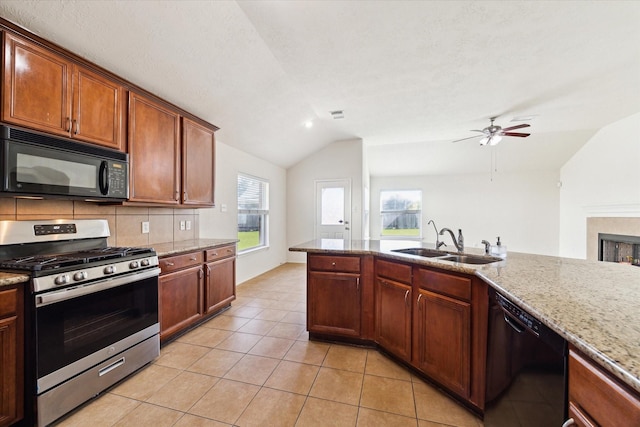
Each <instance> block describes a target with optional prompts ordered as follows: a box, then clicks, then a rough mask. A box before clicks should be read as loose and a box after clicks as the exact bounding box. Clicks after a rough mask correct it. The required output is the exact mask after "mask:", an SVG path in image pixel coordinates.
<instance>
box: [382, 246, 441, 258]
mask: <svg viewBox="0 0 640 427" xmlns="http://www.w3.org/2000/svg"><path fill="white" fill-rule="evenodd" d="M391 252H400V253H403V254H408V255H418V256H423V257H426V258H434V257H441V256H445V255H449V254H448V253H446V252H442V251H438V250H435V249H427V248H409V249H392V250H391Z"/></svg>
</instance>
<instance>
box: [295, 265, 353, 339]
mask: <svg viewBox="0 0 640 427" xmlns="http://www.w3.org/2000/svg"><path fill="white" fill-rule="evenodd" d="M307 286H308V289H307V298H308V299H309V300H310V301H314V303H313V304H311V305H310V306H309V305H308V306H307V328H308V330H309V332H312V333H314V332H315V333H319V334H327V335H339V336H344V337H355V338H359V337H360V319H361V316H360V310H361V304H360V275H359V274H352V273H328V272H317V271H313V272H311V273H309V279H308V284H307Z"/></svg>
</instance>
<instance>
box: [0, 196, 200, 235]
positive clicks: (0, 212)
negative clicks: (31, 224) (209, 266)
mask: <svg viewBox="0 0 640 427" xmlns="http://www.w3.org/2000/svg"><path fill="white" fill-rule="evenodd" d="M73 218H77V219H95V218H100V219H106V220H107V221H108V222H109V230H110V231H111V237H110V238H109V242H108V243H109V245H110V246H147V245H153V244H155V243H168V242H177V241H183V240H192V239H196V238H198V235H199V233H198V230H199V225H200V224H199V215H198V212H197V211H196V210H195V209H173V208H144V207H131V206H111V205H98V204H95V203H88V202H78V201H71V200H31V199H14V198H3V197H0V219H2V220H37V219H73ZM147 221H148V222H149V233H142V223H143V222H147ZM181 223H183V224H184V230H182V229H181V227H180V225H181ZM189 226H190V227H189ZM187 228H190V229H189V230H187Z"/></svg>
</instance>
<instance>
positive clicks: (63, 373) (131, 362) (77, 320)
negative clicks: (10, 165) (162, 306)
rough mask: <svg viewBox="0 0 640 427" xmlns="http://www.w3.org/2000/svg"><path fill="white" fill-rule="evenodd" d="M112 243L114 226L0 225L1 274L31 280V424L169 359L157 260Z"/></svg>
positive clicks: (28, 364)
mask: <svg viewBox="0 0 640 427" xmlns="http://www.w3.org/2000/svg"><path fill="white" fill-rule="evenodd" d="M108 237H109V226H108V223H107V221H106V220H47V221H0V269H2V270H10V271H19V272H22V273H28V274H29V275H30V276H31V282H30V285H31V286H30V292H28V293H27V297H26V298H25V301H26V307H25V317H26V328H25V331H26V339H25V343H26V352H25V354H26V355H27V360H26V364H25V366H26V371H27V375H26V380H25V381H26V382H25V390H26V396H25V401H26V402H27V408H26V411H25V413H26V415H27V419H29V418H32V420H33V421H32V422H31V423H32V424H37V425H39V426H45V425H48V424H50V423H51V422H53V421H55V420H57V419H58V418H60V417H62V416H63V415H65V414H66V413H68V412H69V411H71V410H73V409H74V408H76V407H77V406H79V405H81V404H82V403H84V402H86V401H87V400H88V399H90V398H92V397H93V396H95V395H97V394H99V393H100V392H102V391H104V390H105V389H107V388H108V387H110V386H112V385H113V384H115V383H116V382H118V381H120V380H121V379H123V378H125V377H126V376H128V375H129V374H131V373H132V372H134V371H136V370H137V369H139V368H141V367H142V366H144V365H146V364H147V363H149V362H150V361H152V360H153V359H155V358H156V357H157V356H158V355H159V354H160V339H159V330H160V328H159V323H158V275H159V273H160V269H159V268H158V257H157V255H156V253H155V252H154V250H153V249H149V248H129V247H109V246H107V238H108ZM31 407H33V411H31ZM29 415H31V417H29Z"/></svg>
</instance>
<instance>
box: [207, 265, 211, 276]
mask: <svg viewBox="0 0 640 427" xmlns="http://www.w3.org/2000/svg"><path fill="white" fill-rule="evenodd" d="M207 276H211V267H210V266H208V265H207Z"/></svg>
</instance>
